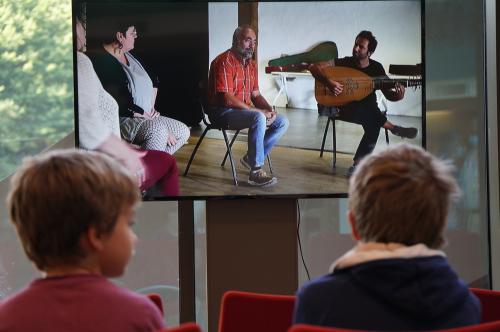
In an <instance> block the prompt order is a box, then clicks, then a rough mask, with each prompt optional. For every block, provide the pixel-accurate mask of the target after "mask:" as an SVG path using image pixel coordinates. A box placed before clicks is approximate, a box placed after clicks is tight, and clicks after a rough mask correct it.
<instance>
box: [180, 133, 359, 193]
mask: <svg viewBox="0 0 500 332" xmlns="http://www.w3.org/2000/svg"><path fill="white" fill-rule="evenodd" d="M214 132H216V131H214ZM220 135H221V136H222V134H220ZM197 140H198V137H191V138H190V140H189V144H186V145H184V146H183V147H182V148H181V149H180V150H179V151H177V152H176V154H175V157H176V159H177V165H178V167H179V175H180V187H181V188H180V189H181V196H189V197H193V196H202V197H205V196H221V195H229V196H248V195H252V196H253V195H259V196H266V195H323V196H324V195H326V194H345V193H346V192H347V177H346V173H347V169H348V168H349V166H350V165H351V163H352V156H351V155H346V154H340V153H339V154H337V167H336V168H335V169H333V168H332V153H329V152H327V153H325V154H324V155H323V158H320V157H319V152H318V151H314V150H306V149H298V148H290V147H280V146H276V147H275V148H274V149H273V150H272V153H271V160H272V164H273V171H274V175H275V176H276V177H277V178H278V183H277V184H275V185H273V186H270V187H265V188H256V187H252V186H250V185H249V184H248V183H247V180H248V170H247V169H246V168H245V167H244V166H242V165H241V163H240V161H239V160H240V158H241V157H242V156H243V154H244V153H245V152H246V143H244V142H238V141H237V142H235V143H234V146H233V150H232V151H233V156H234V159H235V166H236V173H237V176H238V181H239V183H238V186H235V185H234V184H233V177H232V174H231V165H230V163H229V160H228V161H227V162H226V165H225V166H224V167H221V166H220V163H221V161H222V159H223V157H224V153H225V151H226V148H225V143H224V140H222V139H214V138H205V139H204V140H203V143H202V144H201V146H200V148H199V150H198V152H197V153H196V157H195V159H194V161H193V163H192V164H191V168H190V169H189V173H188V175H187V176H182V174H183V173H184V170H185V169H186V165H187V161H188V160H189V157H190V155H191V152H192V151H193V149H194V146H195V145H196V142H197ZM265 170H266V171H267V172H269V168H267V163H266V166H265Z"/></svg>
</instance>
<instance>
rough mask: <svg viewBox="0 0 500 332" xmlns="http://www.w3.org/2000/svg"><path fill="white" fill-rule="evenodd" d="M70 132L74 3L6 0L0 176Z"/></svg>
mask: <svg viewBox="0 0 500 332" xmlns="http://www.w3.org/2000/svg"><path fill="white" fill-rule="evenodd" d="M71 130H73V55H72V34H71V1H70V0H22V1H18V0H5V1H2V2H1V3H0V179H3V178H5V177H6V176H8V175H9V174H10V173H12V172H13V171H14V170H15V168H16V167H17V166H18V165H19V164H20V162H21V160H22V158H23V157H24V156H27V155H32V154H36V153H38V152H40V151H41V150H43V149H44V148H46V147H48V146H50V145H52V144H54V143H56V142H57V141H59V140H60V139H61V138H63V137H64V136H65V135H67V134H68V133H69V132H70V131H71Z"/></svg>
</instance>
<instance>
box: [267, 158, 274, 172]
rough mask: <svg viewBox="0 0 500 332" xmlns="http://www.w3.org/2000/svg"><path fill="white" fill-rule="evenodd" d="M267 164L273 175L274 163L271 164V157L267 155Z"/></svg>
mask: <svg viewBox="0 0 500 332" xmlns="http://www.w3.org/2000/svg"><path fill="white" fill-rule="evenodd" d="M267 164H268V165H269V172H270V173H271V174H273V163H271V157H270V156H269V155H267Z"/></svg>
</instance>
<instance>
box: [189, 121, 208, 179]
mask: <svg viewBox="0 0 500 332" xmlns="http://www.w3.org/2000/svg"><path fill="white" fill-rule="evenodd" d="M209 130H210V127H206V128H205V131H203V134H201V136H200V139H199V140H198V143H196V146H195V147H194V150H193V153H191V157H190V158H189V161H188V164H187V166H186V170H185V171H184V176H186V175H187V173H188V171H189V167H191V163H192V162H193V159H194V156H195V154H196V151H198V148H199V147H200V144H201V142H202V141H203V138H205V135H206V134H207V132H208V131H209Z"/></svg>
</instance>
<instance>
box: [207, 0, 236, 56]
mask: <svg viewBox="0 0 500 332" xmlns="http://www.w3.org/2000/svg"><path fill="white" fill-rule="evenodd" d="M237 26H238V3H236V2H230V3H223V2H215V3H214V2H212V3H209V4H208V35H209V36H208V54H209V64H210V62H212V60H213V59H214V58H215V57H216V56H217V55H219V54H220V53H222V52H224V51H226V50H227V49H229V48H231V44H232V39H233V32H234V29H236V27H237Z"/></svg>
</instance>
